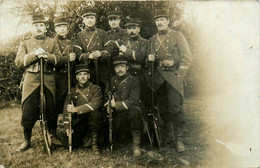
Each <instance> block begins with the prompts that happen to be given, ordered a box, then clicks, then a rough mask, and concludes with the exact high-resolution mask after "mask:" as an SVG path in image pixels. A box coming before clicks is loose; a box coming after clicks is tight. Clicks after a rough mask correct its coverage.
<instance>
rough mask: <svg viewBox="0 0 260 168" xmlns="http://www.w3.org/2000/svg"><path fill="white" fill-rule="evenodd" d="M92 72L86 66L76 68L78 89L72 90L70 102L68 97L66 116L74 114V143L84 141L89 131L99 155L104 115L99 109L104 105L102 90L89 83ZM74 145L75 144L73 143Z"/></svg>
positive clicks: (96, 152)
mask: <svg viewBox="0 0 260 168" xmlns="http://www.w3.org/2000/svg"><path fill="white" fill-rule="evenodd" d="M89 78H90V71H89V69H88V67H87V66H86V65H84V64H80V65H78V66H77V67H76V79H77V85H76V87H74V88H72V89H71V98H72V102H70V100H69V97H68V96H67V98H66V100H65V104H64V107H65V108H64V109H67V111H64V114H66V113H67V112H71V113H74V114H75V115H74V116H73V117H74V120H73V126H72V128H73V131H74V132H73V142H75V143H77V142H79V141H82V140H83V138H84V137H85V136H87V133H88V131H89V132H90V133H91V135H92V149H93V151H94V152H95V154H97V155H99V154H100V152H99V148H98V146H97V139H98V132H99V130H100V128H101V126H102V113H101V112H100V111H98V108H99V107H100V106H101V103H102V96H103V95H102V92H101V88H100V87H99V86H97V85H94V84H92V83H91V82H90V81H89ZM73 144H74V143H73Z"/></svg>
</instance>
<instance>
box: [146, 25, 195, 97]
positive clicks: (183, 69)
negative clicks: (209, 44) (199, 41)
mask: <svg viewBox="0 0 260 168" xmlns="http://www.w3.org/2000/svg"><path fill="white" fill-rule="evenodd" d="M148 48H149V49H148V54H150V53H151V54H155V55H156V60H155V69H156V70H157V71H156V72H155V84H156V85H157V87H159V86H160V85H161V84H162V83H163V82H164V80H166V81H167V82H168V83H169V84H170V85H171V86H172V87H174V88H175V89H176V90H177V91H178V92H179V93H180V94H181V95H182V96H183V94H184V88H183V79H184V77H185V76H186V73H187V71H188V69H189V67H190V65H191V62H192V57H191V53H190V48H189V44H188V43H187V41H186V39H185V37H184V36H183V34H182V33H181V32H178V31H174V30H172V29H170V28H168V29H167V31H166V32H164V33H162V34H161V33H160V34H159V33H157V34H155V35H154V36H152V37H151V38H150V39H149V43H148ZM165 59H173V61H174V65H173V66H170V67H169V66H165V65H163V64H162V61H163V60H165Z"/></svg>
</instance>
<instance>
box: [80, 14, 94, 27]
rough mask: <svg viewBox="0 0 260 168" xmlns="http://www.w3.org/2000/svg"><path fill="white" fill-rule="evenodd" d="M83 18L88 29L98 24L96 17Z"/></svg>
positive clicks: (87, 16)
mask: <svg viewBox="0 0 260 168" xmlns="http://www.w3.org/2000/svg"><path fill="white" fill-rule="evenodd" d="M82 18H83V23H84V24H85V26H86V27H89V28H90V27H93V26H95V24H96V16H94V15H85V16H83V17H82Z"/></svg>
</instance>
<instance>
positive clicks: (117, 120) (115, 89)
mask: <svg viewBox="0 0 260 168" xmlns="http://www.w3.org/2000/svg"><path fill="white" fill-rule="evenodd" d="M113 65H114V70H115V73H116V75H115V76H113V77H112V78H111V92H112V100H111V108H112V109H113V132H114V133H115V135H114V137H118V131H119V128H123V129H124V128H130V130H131V133H132V138H133V156H134V157H138V156H140V155H141V150H140V141H141V130H142V118H141V117H142V116H141V111H140V108H139V106H138V103H139V98H140V84H139V82H138V80H137V79H136V78H135V77H133V76H131V75H130V74H129V73H128V68H129V66H128V62H127V57H124V56H119V57H116V58H115V59H114V61H113ZM108 92H109V90H108V88H107V89H106V92H105V94H106V95H107V93H108ZM108 103H109V102H108V101H107V102H106V103H105V105H104V106H107V105H108ZM126 123H127V125H124V127H121V126H122V125H123V124H126ZM124 131H125V130H124Z"/></svg>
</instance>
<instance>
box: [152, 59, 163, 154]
mask: <svg viewBox="0 0 260 168" xmlns="http://www.w3.org/2000/svg"><path fill="white" fill-rule="evenodd" d="M151 83H152V117H153V126H154V132H155V136H156V140H157V144H158V147H159V149H161V135H160V126H159V118H160V113H159V106H158V103H156V105H155V94H156V91H155V89H154V61H152V62H151Z"/></svg>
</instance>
